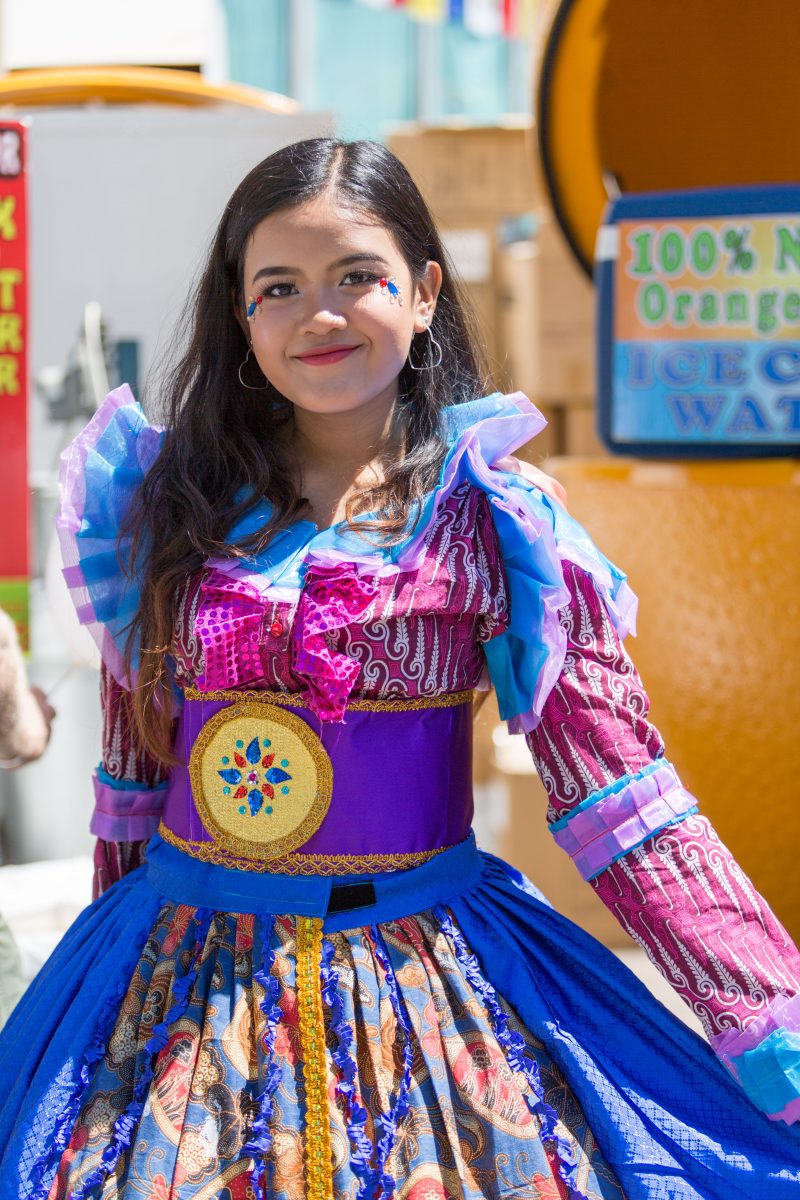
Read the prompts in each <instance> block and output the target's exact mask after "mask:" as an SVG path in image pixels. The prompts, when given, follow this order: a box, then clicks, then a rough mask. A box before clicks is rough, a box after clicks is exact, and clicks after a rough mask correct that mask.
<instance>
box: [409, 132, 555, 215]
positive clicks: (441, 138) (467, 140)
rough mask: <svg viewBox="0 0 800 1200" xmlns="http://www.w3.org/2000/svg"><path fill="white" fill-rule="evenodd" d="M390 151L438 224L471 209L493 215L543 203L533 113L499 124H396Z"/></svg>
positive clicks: (523, 209) (510, 212) (474, 212)
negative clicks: (411, 177)
mask: <svg viewBox="0 0 800 1200" xmlns="http://www.w3.org/2000/svg"><path fill="white" fill-rule="evenodd" d="M387 144H388V146H389V149H390V150H391V151H392V152H393V153H394V154H396V155H397V157H398V158H399V159H400V161H401V162H402V163H404V164H405V166H406V167H407V168H408V170H409V172H410V173H411V175H412V176H413V178H414V181H415V183H416V184H417V186H418V187H419V189H420V191H421V192H422V194H423V196H424V197H425V199H426V200H427V202H428V204H429V205H430V206H431V209H432V211H433V215H434V217H435V218H436V221H437V223H438V224H439V225H447V224H449V223H451V221H450V218H451V217H452V216H453V215H456V216H458V217H459V218H460V217H461V216H462V215H464V214H467V213H471V214H472V215H473V216H477V215H478V214H481V215H483V216H484V217H489V218H491V219H493V220H494V219H499V218H500V217H502V216H513V215H514V214H517V213H526V212H530V211H532V210H533V209H535V208H536V207H537V206H538V205H540V204H542V203H543V202H544V192H543V190H542V187H541V183H540V182H539V176H538V150H537V147H536V143H535V139H534V132H533V125H532V122H531V120H530V118H529V117H520V118H509V119H508V120H507V121H505V122H503V123H502V124H497V125H470V124H466V123H465V122H463V121H448V122H444V123H442V124H437V125H428V124H425V123H424V122H418V121H413V122H408V123H406V124H403V125H396V126H393V127H392V128H391V129H390V130H389V132H388V136H387Z"/></svg>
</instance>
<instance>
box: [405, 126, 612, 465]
mask: <svg viewBox="0 0 800 1200" xmlns="http://www.w3.org/2000/svg"><path fill="white" fill-rule="evenodd" d="M388 141H389V146H390V148H391V149H392V150H393V151H394V153H395V154H397V155H398V157H399V158H400V159H401V160H402V161H403V162H404V163H405V165H406V166H407V167H408V169H409V171H410V172H411V174H412V176H413V177H414V179H415V180H416V182H417V183H418V184H419V186H420V188H421V190H422V192H423V194H424V195H425V197H426V199H427V201H428V203H429V204H430V206H431V209H432V210H433V213H434V216H435V218H436V220H437V223H438V225H439V227H440V229H441V230H442V233H443V236H444V241H445V244H446V246H447V248H448V250H449V252H450V254H451V257H452V259H453V261H454V263H455V266H456V268H457V270H458V272H459V274H460V275H461V278H462V279H463V280H464V282H465V284H466V285H467V290H468V292H469V295H470V298H471V300H472V303H473V306H474V308H475V309H476V312H477V315H478V319H479V323H480V325H481V330H482V334H483V337H484V340H485V343H486V346H487V350H488V355H489V361H490V367H491V369H492V372H493V374H494V377H495V381H496V384H497V386H498V387H503V388H510V387H514V388H517V389H519V390H520V391H524V392H525V393H526V394H527V395H529V396H530V398H531V399H532V400H533V401H534V403H535V404H537V406H538V407H540V408H541V409H542V411H543V413H544V415H545V416H546V417H547V418H548V421H549V426H548V429H547V430H546V431H545V433H544V434H542V435H540V436H539V437H538V438H537V439H536V440H535V442H534V443H531V445H530V446H529V447H528V448H527V449H526V450H525V451H524V452H523V456H524V457H526V458H529V459H530V460H531V461H535V462H538V461H541V460H542V459H543V458H546V457H549V456H550V455H553V454H565V453H567V454H580V455H587V454H588V455H595V454H602V453H604V451H603V448H602V446H601V445H600V443H599V442H598V441H597V438H596V436H595V434H594V289H593V287H592V284H591V282H590V281H589V280H588V279H587V278H586V277H585V275H584V274H583V273H582V271H581V270H580V268H579V267H578V266H577V264H576V263H575V261H574V259H573V258H572V255H571V252H570V250H569V248H568V246H567V245H566V243H565V241H564V238H563V235H562V234H561V232H560V229H559V228H558V225H557V223H556V221H555V219H554V217H553V215H552V213H551V211H550V210H549V208H548V205H547V200H546V196H545V190H544V186H543V183H542V180H541V177H540V175H539V172H538V165H537V164H538V158H537V150H536V145H535V138H534V132H533V127H532V125H531V122H530V120H529V119H527V118H519V119H509V120H508V121H507V122H505V123H503V124H501V125H491V126H474V125H468V124H465V123H459V122H449V123H446V124H441V125H425V124H420V123H413V124H408V125H403V126H398V127H395V129H394V131H393V132H392V133H391V134H390V136H389V139H388Z"/></svg>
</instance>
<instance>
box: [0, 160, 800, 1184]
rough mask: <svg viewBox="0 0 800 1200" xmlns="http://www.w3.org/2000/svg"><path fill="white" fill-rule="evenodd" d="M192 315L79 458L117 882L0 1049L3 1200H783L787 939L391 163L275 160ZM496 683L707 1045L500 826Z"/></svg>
mask: <svg viewBox="0 0 800 1200" xmlns="http://www.w3.org/2000/svg"><path fill="white" fill-rule="evenodd" d="M187 317H188V322H189V336H188V342H187V343H186V345H187V347H188V348H187V349H186V351H185V354H184V356H183V358H182V360H181V362H180V365H179V366H178V368H177V370H176V372H175V374H174V376H173V378H172V380H171V382H170V385H169V388H168V390H167V400H168V404H167V413H166V428H165V429H161V428H157V427H155V426H152V425H150V424H148V422H147V420H146V419H145V417H144V415H143V413H142V411H141V409H140V408H139V407H138V406H137V405H136V404H135V402H134V400H133V397H132V396H131V395H130V393H129V391H128V390H127V389H126V388H121V389H119V390H118V391H117V392H115V393H112V395H111V396H110V397H109V398H108V400H107V401H106V403H105V405H104V406H103V407H102V408H101V410H100V411H99V412H98V413H97V415H96V416H95V418H94V419H93V420H92V422H91V423H90V425H89V426H88V428H87V429H86V430H85V431H84V433H83V434H81V435H80V437H79V438H78V439H77V440H76V442H75V443H74V444H73V446H72V447H71V448H70V449H69V450H68V451H67V452H66V455H65V458H64V478H63V508H62V514H61V518H60V523H61V529H62V532H63V534H64V549H65V557H66V562H67V567H66V574H67V577H68V580H69V582H70V584H71V585H72V586H73V588H74V590H75V593H76V599H77V603H78V607H79V611H80V613H81V616H82V618H83V620H84V621H85V622H86V623H87V624H89V625H90V627H92V628H93V629H94V631H95V633H96V636H97V638H98V640H99V642H100V645H101V647H102V650H103V656H104V664H105V666H104V674H103V689H104V690H103V708H104V715H105V731H106V733H105V749H104V757H103V762H102V764H101V766H100V768H99V769H98V772H97V777H96V780H95V789H96V795H97V807H96V811H95V816H94V819H93V829H94V832H95V833H96V834H98V836H99V838H100V839H101V840H100V843H99V847H98V873H99V880H100V883H99V887H98V891H101V892H102V894H101V895H100V896H99V898H98V899H97V900H96V901H95V903H94V904H93V905H92V906H91V907H90V908H89V909H87V910H86V912H85V913H84V914H83V915H82V916H81V918H80V919H79V920H78V922H77V923H76V924H75V926H74V927H73V928H72V930H71V931H70V932H69V933H68V934H67V936H66V937H65V939H64V941H63V943H62V944H61V946H60V947H59V948H58V949H57V950H56V952H55V954H54V955H53V957H52V959H51V960H50V962H49V963H48V964H47V965H46V967H45V968H44V970H43V971H42V973H41V974H40V976H39V978H38V979H37V980H36V982H35V983H34V984H33V986H32V987H31V989H30V990H29V992H28V993H27V995H26V996H25V997H24V999H23V1001H22V1002H21V1003H20V1005H19V1006H18V1008H17V1009H16V1012H15V1014H14V1015H13V1017H12V1019H11V1022H10V1024H9V1026H8V1027H7V1031H6V1033H5V1035H4V1037H3V1039H2V1040H0V1083H2V1096H3V1103H2V1108H1V1109H0V1156H1V1157H0V1195H2V1197H4V1198H5V1197H14V1198H17V1197H25V1198H26V1200H32V1198H40V1200H45V1198H47V1197H51V1198H53V1200H55V1198H66V1197H73V1198H74V1200H77V1198H82V1197H89V1196H92V1197H112V1196H124V1197H125V1198H126V1200H132V1198H133V1197H148V1198H150V1200H153V1198H158V1200H166V1198H167V1197H172V1198H175V1200H177V1198H180V1200H183V1198H186V1200H188V1198H189V1197H192V1198H198V1197H207V1198H208V1200H211V1198H212V1197H241V1198H242V1200H244V1198H245V1197H250V1196H256V1197H263V1196H269V1197H275V1198H279V1200H300V1198H301V1197H307V1198H308V1200H330V1198H331V1197H336V1200H355V1198H356V1197H359V1198H364V1197H372V1198H376V1200H377V1198H378V1197H390V1196H393V1195H394V1196H398V1197H404V1198H407V1200H423V1198H425V1200H431V1198H436V1200H467V1198H469V1200H473V1198H477V1197H489V1198H492V1200H499V1198H501V1197H503V1198H510V1197H512V1196H513V1197H520V1198H522V1197H525V1198H526V1200H528V1198H530V1200H535V1198H538V1200H544V1198H545V1197H548V1198H553V1200H555V1198H556V1197H573V1198H587V1197H588V1198H591V1200H600V1198H603V1200H619V1198H621V1197H625V1198H626V1200H645V1198H647V1200H652V1198H664V1200H666V1198H667V1197H669V1198H670V1200H676V1198H677V1200H684V1198H689V1197H692V1198H695V1197H702V1198H703V1200H734V1198H741V1200H754V1198H756V1197H760V1198H764V1200H779V1198H781V1200H782V1198H784V1197H785V1198H786V1200H788V1198H789V1197H794V1196H796V1195H797V1189H798V1183H800V1137H798V1133H797V1128H796V1126H794V1127H792V1124H791V1123H792V1122H793V1121H796V1119H797V1117H798V1115H800V1093H799V1092H798V1076H799V1075H800V1072H799V1071H798V1029H800V1021H799V1020H798V1018H799V1017H800V1010H799V1008H798V1006H799V1005H800V1001H798V999H797V995H798V991H799V990H800V959H798V955H797V952H796V950H795V949H794V947H793V946H792V945H791V943H790V941H789V939H788V937H787V935H786V933H785V932H784V931H783V929H782V928H781V926H780V925H779V924H778V922H777V921H776V919H775V918H774V916H773V915H772V914H771V913H770V910H769V908H768V907H767V905H766V903H765V902H764V901H763V900H762V899H761V898H760V897H759V896H758V895H757V894H756V893H755V891H754V890H753V888H752V886H751V885H750V884H749V883H748V881H747V880H746V878H744V877H743V875H742V873H741V871H740V870H739V869H738V868H737V866H736V864H735V863H734V862H733V861H732V859H731V857H730V855H729V853H728V852H727V850H726V849H725V848H724V846H722V845H721V844H720V843H719V841H718V839H717V837H716V836H715V834H714V832H713V830H712V829H711V828H710V827H709V825H708V823H707V822H706V821H705V820H704V819H703V818H702V817H700V816H698V815H697V808H696V804H695V801H694V799H693V798H692V796H690V795H689V794H688V793H687V791H686V790H685V789H684V788H683V787H682V786H681V783H680V780H679V778H678V775H677V772H676V770H675V768H674V767H673V766H671V765H670V763H669V762H668V761H667V760H666V758H665V757H664V749H663V746H662V743H661V740H660V738H659V735H658V733H657V732H656V730H655V729H654V728H653V726H652V725H651V724H650V723H649V722H648V720H647V708H648V706H647V698H646V696H645V694H644V692H643V690H642V687H641V684H640V682H639V679H638V677H637V675H636V672H635V669H634V667H633V665H632V664H631V662H630V659H629V658H628V657H627V656H626V654H625V652H624V651H623V649H622V646H621V642H620V638H621V637H622V636H624V634H625V632H626V631H627V630H628V629H629V628H630V627H631V625H632V623H633V618H634V611H635V600H634V598H633V596H632V595H631V593H630V591H629V589H628V587H627V585H626V582H625V577H624V575H622V574H621V573H620V572H619V571H618V570H617V569H616V568H615V567H613V566H612V565H611V564H610V563H609V562H608V561H607V560H606V559H605V558H604V557H603V556H602V554H600V553H599V551H598V550H597V549H595V547H594V546H593V545H592V543H591V541H590V540H589V538H588V537H587V536H586V534H585V533H584V532H583V530H582V529H581V528H580V527H579V526H578V525H576V524H575V523H574V522H573V521H572V520H571V519H570V518H569V517H568V516H567V514H566V513H565V511H564V510H563V509H562V508H561V506H560V505H559V504H558V503H557V501H556V500H554V499H553V498H552V497H550V496H548V495H547V494H546V492H545V491H543V490H542V489H541V488H540V487H537V486H536V485H535V484H534V483H531V482H530V480H529V479H528V478H527V477H526V476H525V475H522V474H520V473H519V472H518V471H517V470H515V469H514V465H513V463H512V462H509V460H508V459H507V456H508V455H509V454H511V453H512V452H513V450H514V449H515V447H517V446H519V445H520V444H522V443H523V442H526V441H528V440H529V439H530V438H531V437H532V436H534V435H535V434H536V433H537V432H538V431H539V430H540V429H541V427H542V426H543V424H544V422H543V419H542V418H541V417H540V415H539V414H538V413H537V411H536V410H535V409H534V408H533V406H532V405H531V404H530V403H529V402H528V401H527V400H525V398H524V397H522V396H520V395H513V396H502V395H499V394H491V395H488V396H483V391H484V379H483V372H482V368H481V364H480V358H479V353H478V350H477V347H476V345H475V342H474V340H473V338H472V336H471V333H470V330H469V327H468V324H467V321H466V319H465V315H464V310H463V307H462V303H461V301H460V298H459V295H458V290H457V287H456V284H455V281H454V279H453V276H452V272H451V270H450V269H449V267H448V264H447V259H446V256H445V254H444V252H443V249H442V245H441V242H440V239H439V237H438V235H437V233H436V230H435V228H434V225H433V222H432V220H431V217H430V214H429V213H428V211H427V209H426V207H425V204H424V203H423V201H422V199H421V197H420V195H419V193H418V191H417V189H416V188H415V186H414V184H413V183H412V181H411V180H410V178H409V177H408V175H407V173H406V172H405V170H404V169H403V167H402V166H401V165H400V164H399V163H398V162H397V160H396V159H394V158H393V157H392V155H391V154H389V153H388V151H386V150H385V149H383V148H382V147H380V146H378V145H374V144H370V143H363V142H361V143H353V144H343V143H340V142H337V141H334V140H327V139H323V140H314V141H309V142H304V143H301V144H298V145H294V146H290V147H288V148H286V149H285V150H282V151H280V152H278V153H277V154H274V155H272V156H271V157H270V158H268V159H266V160H265V161H264V162H262V163H261V164H259V165H258V166H257V167H256V168H255V169H254V170H253V171H252V172H251V173H250V174H249V175H248V176H247V178H246V179H245V180H244V181H243V182H242V183H241V185H240V186H239V187H238V188H237V190H236V192H235V193H234V195H233V196H232V197H231V200H230V202H229V204H228V206H227V208H226V210H225V213H224V214H223V217H222V221H221V223H220V227H219V230H218V233H217V236H216V239H215V241H214V244H213V247H212V250H211V254H210V257H209V260H208V264H207V267H206V270H205V273H204V274H203V276H202V279H201V281H200V284H199V287H198V289H197V292H196V294H195V295H194V296H192V297H191V299H190V300H188V301H187ZM120 562H121V564H122V567H123V568H124V570H121V569H120ZM487 677H490V678H491V680H492V682H493V683H494V686H495V687H496V689H497V693H498V698H499V703H500V709H501V713H502V715H503V717H504V718H506V719H508V720H509V722H510V724H511V727H512V729H514V730H516V731H517V732H519V733H521V734H523V735H524V736H526V738H527V740H528V744H529V746H530V749H531V752H532V754H533V756H534V759H535V761H536V764H537V767H538V770H539V772H540V774H541V776H542V778H543V780H544V781H545V784H546V786H547V789H548V792H549V794H550V800H551V804H550V813H549V818H550V821H551V829H552V831H553V833H554V835H555V837H556V839H557V840H558V842H559V843H560V844H561V845H562V846H563V847H564V849H565V850H566V851H567V853H568V854H569V855H571V856H572V858H573V859H574V860H575V863H576V865H577V867H578V870H579V871H580V872H581V873H582V874H583V875H584V877H585V878H586V879H588V880H590V881H591V885H592V887H594V889H595V890H596V891H597V893H598V894H599V895H600V897H601V898H602V899H603V900H604V901H605V902H606V903H607V904H608V905H609V906H610V907H611V908H612V909H613V911H614V912H615V913H616V914H617V915H618V916H619V917H620V919H621V920H622V921H623V922H624V924H625V925H626V927H627V928H628V929H629V930H630V931H631V932H632V933H633V935H634V936H635V937H636V938H637V939H638V940H639V941H640V942H641V943H642V944H644V945H645V947H646V948H647V949H648V951H649V953H650V954H651V956H652V957H653V958H654V960H655V961H656V962H657V964H658V965H659V966H660V967H661V968H662V969H663V970H664V971H665V973H666V974H667V976H668V978H669V979H670V981H671V982H672V983H673V984H674V985H675V987H676V988H677V990H678V991H679V992H680V993H681V994H682V995H683V996H684V997H685V998H686V999H687V1000H688V1001H689V1003H690V1004H691V1005H692V1006H693V1008H694V1010H695V1011H696V1012H697V1013H698V1014H699V1016H700V1017H701V1018H702V1019H703V1021H704V1022H705V1024H706V1027H707V1029H708V1032H709V1035H710V1037H711V1042H712V1046H713V1049H712V1048H711V1047H710V1046H709V1045H707V1044H706V1043H705V1042H703V1041H701V1040H700V1039H699V1038H697V1037H696V1036H695V1035H694V1034H693V1033H691V1032H689V1031H688V1030H687V1029H686V1028H685V1026H684V1025H683V1024H682V1023H681V1022H679V1021H678V1020H676V1019H674V1018H673V1017H672V1016H670V1015H669V1014H668V1013H667V1012H666V1010H665V1009H664V1008H663V1007H662V1006H661V1005H660V1004H658V1003H657V1002H656V1001H655V1000H653V999H652V998H651V997H650V995H649V994H648V993H647V992H646V991H645V989H644V988H643V987H642V986H641V985H640V984H639V983H638V982H637V980H636V979H635V978H634V977H633V976H632V975H631V974H630V973H629V972H628V971H627V970H626V969H625V968H624V967H622V966H621V965H620V963H619V962H618V961H617V960H616V959H615V958H614V956H613V955H611V954H610V953H609V952H607V951H606V950H605V949H604V948H603V947H602V946H600V945H599V944H598V943H596V942H595V941H594V940H593V939H592V938H590V937H588V936H587V935H586V934H584V933H583V932H582V931H581V930H579V929H578V928H576V927H575V926H574V925H572V924H571V923H570V922H569V921H567V920H565V919H564V918H562V917H560V916H559V915H558V914H557V913H556V912H554V911H553V910H552V909H551V908H550V907H549V906H548V905H547V903H546V902H545V901H544V900H543V898H542V897H541V896H540V895H539V893H538V892H537V891H536V889H535V888H534V887H533V886H532V885H531V884H530V883H529V882H528V881H527V880H525V879H524V878H522V877H521V876H520V875H519V874H518V873H517V872H515V871H514V870H513V869H512V868H510V867H509V866H507V865H506V864H504V863H502V862H500V861H499V860H497V859H495V858H492V857H491V856H489V855H485V854H481V853H479V852H478V851H477V850H476V848H475V844H474V840H473V838H472V836H471V834H470V823H471V815H472V800H471V789H470V730H471V705H470V700H471V698H472V693H473V690H474V689H476V688H478V687H481V686H484V685H485V683H486V680H487ZM148 839H149V840H148ZM144 842H146V843H147V845H146V851H145V854H144V858H143V860H142V846H143V843H144ZM140 861H141V865H138V864H139V863H140ZM567 869H570V868H567ZM116 876H121V878H118V879H117V881H116V882H114V883H113V885H112V886H107V884H108V883H109V882H110V881H111V880H112V879H114V878H115V877H116ZM104 889H106V890H104ZM714 1051H716V1053H717V1055H718V1056H719V1059H721V1060H722V1061H721V1062H720V1061H718V1058H717V1057H715V1053H714ZM759 1109H761V1110H763V1111H759Z"/></svg>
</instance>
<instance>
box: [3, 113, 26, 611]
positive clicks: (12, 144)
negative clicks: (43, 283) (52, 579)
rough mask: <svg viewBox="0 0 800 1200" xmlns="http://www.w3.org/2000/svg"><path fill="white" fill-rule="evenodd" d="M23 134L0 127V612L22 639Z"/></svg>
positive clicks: (7, 124) (18, 127) (19, 128)
mask: <svg viewBox="0 0 800 1200" xmlns="http://www.w3.org/2000/svg"><path fill="white" fill-rule="evenodd" d="M26 151H27V146H26V130H25V126H24V125H22V124H20V123H19V122H17V121H0V605H2V606H3V607H4V608H6V609H8V611H9V612H10V613H11V615H12V616H13V617H14V618H15V619H16V621H17V623H18V624H19V625H20V627H21V632H22V633H23V635H24V634H25V633H26V632H27V630H26V627H27V593H28V577H29V572H30V552H29V511H28V509H29V491H28V356H27V343H28V219H27V203H26V188H25V167H26Z"/></svg>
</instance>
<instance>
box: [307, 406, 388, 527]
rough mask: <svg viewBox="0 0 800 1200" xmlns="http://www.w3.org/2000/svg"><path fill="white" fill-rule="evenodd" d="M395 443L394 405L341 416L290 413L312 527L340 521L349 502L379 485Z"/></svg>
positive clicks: (364, 407) (367, 408) (373, 407)
mask: <svg viewBox="0 0 800 1200" xmlns="http://www.w3.org/2000/svg"><path fill="white" fill-rule="evenodd" d="M399 445H400V433H399V430H398V428H397V421H396V415H395V404H394V402H392V403H391V404H386V403H383V404H370V403H367V404H363V405H360V406H359V407H358V408H357V409H353V410H352V411H350V412H344V413H310V412H308V411H306V410H303V409H295V414H294V437H293V448H294V451H295V454H296V455H297V460H298V465H299V468H300V474H301V478H302V489H303V495H304V496H305V497H306V498H307V499H308V501H309V502H310V504H311V507H312V513H313V518H314V520H315V521H316V523H317V525H319V526H320V527H321V528H323V527H327V526H328V525H332V524H336V523H337V522H338V521H340V520H343V519H344V516H345V509H346V506H347V502H348V500H350V499H352V497H353V496H355V495H357V494H358V492H359V491H363V490H364V489H367V488H370V487H374V486H376V484H379V483H380V482H381V481H382V479H383V470H382V465H383V462H384V461H385V460H386V458H387V456H392V455H394V454H396V453H399Z"/></svg>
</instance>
